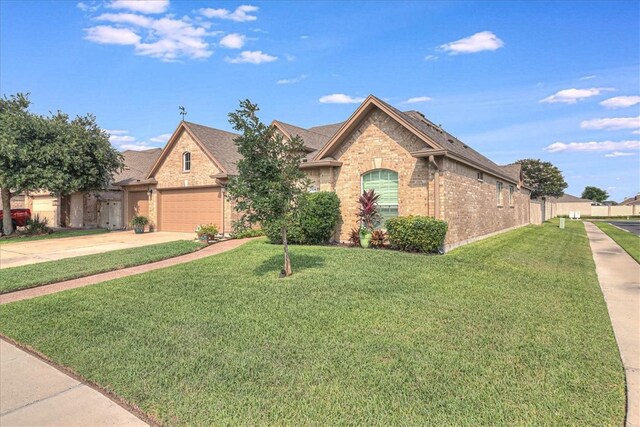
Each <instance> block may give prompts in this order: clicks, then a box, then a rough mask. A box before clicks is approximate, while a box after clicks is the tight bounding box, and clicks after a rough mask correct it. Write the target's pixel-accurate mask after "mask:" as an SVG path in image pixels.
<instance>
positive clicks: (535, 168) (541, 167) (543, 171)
mask: <svg viewBox="0 0 640 427" xmlns="http://www.w3.org/2000/svg"><path fill="white" fill-rule="evenodd" d="M516 163H520V164H521V165H522V173H523V175H524V183H525V185H526V186H528V187H530V188H531V189H532V191H531V197H532V198H534V199H536V198H538V197H561V196H562V195H563V194H564V190H565V188H567V183H566V181H565V180H564V176H562V172H561V171H560V169H558V168H557V167H556V166H554V165H553V164H552V163H551V162H543V161H542V160H540V159H522V160H518V161H517V162H516Z"/></svg>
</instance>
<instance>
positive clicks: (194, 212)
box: [159, 187, 222, 233]
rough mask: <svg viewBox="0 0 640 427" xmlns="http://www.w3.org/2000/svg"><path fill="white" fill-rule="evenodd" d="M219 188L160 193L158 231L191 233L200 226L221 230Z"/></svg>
mask: <svg viewBox="0 0 640 427" xmlns="http://www.w3.org/2000/svg"><path fill="white" fill-rule="evenodd" d="M221 208H222V199H221V198H220V188H219V187H212V188H189V189H187V188H185V189H180V190H162V191H160V218H159V223H160V224H159V229H160V231H181V232H186V233H192V232H194V231H195V229H196V227H197V226H198V225H200V224H211V223H213V224H216V225H217V226H218V229H221V222H222V221H221V220H222V213H221Z"/></svg>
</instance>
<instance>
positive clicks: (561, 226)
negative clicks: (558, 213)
mask: <svg viewBox="0 0 640 427" xmlns="http://www.w3.org/2000/svg"><path fill="white" fill-rule="evenodd" d="M564 221H565V218H560V228H564Z"/></svg>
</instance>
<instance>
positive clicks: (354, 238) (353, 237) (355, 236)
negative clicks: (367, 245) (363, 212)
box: [349, 227, 360, 246]
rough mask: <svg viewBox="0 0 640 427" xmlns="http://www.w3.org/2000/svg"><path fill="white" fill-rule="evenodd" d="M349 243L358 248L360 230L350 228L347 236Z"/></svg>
mask: <svg viewBox="0 0 640 427" xmlns="http://www.w3.org/2000/svg"><path fill="white" fill-rule="evenodd" d="M349 241H350V242H351V244H352V245H353V246H360V228H358V227H356V228H352V229H351V233H350V235H349Z"/></svg>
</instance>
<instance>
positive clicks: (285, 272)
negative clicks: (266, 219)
mask: <svg viewBox="0 0 640 427" xmlns="http://www.w3.org/2000/svg"><path fill="white" fill-rule="evenodd" d="M282 244H283V245H284V268H283V269H282V274H283V276H284V277H287V276H291V275H292V274H293V272H292V271H291V258H289V244H288V243H287V227H282Z"/></svg>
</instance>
